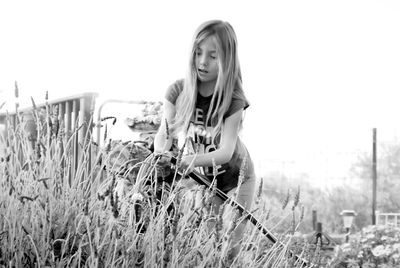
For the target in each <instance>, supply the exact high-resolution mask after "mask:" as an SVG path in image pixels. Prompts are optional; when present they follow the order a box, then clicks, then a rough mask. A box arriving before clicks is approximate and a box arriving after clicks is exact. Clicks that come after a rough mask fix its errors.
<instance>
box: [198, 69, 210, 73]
mask: <svg viewBox="0 0 400 268" xmlns="http://www.w3.org/2000/svg"><path fill="white" fill-rule="evenodd" d="M198 71H199V72H200V73H203V74H207V73H208V72H207V71H206V70H203V69H198Z"/></svg>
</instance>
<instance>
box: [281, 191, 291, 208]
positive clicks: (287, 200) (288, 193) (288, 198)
mask: <svg viewBox="0 0 400 268" xmlns="http://www.w3.org/2000/svg"><path fill="white" fill-rule="evenodd" d="M289 200H290V191H289V189H288V191H287V194H286V196H285V198H284V199H283V200H282V210H284V209H285V208H286V206H287V204H288V203H289Z"/></svg>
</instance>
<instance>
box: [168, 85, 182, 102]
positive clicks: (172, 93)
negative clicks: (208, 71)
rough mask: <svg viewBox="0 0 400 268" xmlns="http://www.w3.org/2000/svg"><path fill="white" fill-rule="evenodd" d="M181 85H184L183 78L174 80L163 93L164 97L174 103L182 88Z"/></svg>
mask: <svg viewBox="0 0 400 268" xmlns="http://www.w3.org/2000/svg"><path fill="white" fill-rule="evenodd" d="M183 85H184V79H178V80H176V81H175V82H174V83H172V84H171V85H170V86H169V87H168V88H167V92H166V93H165V98H166V99H167V100H168V101H169V102H171V103H172V104H175V103H176V100H177V99H178V97H179V95H180V94H181V92H182V90H183Z"/></svg>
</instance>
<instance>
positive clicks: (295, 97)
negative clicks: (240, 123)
mask: <svg viewBox="0 0 400 268" xmlns="http://www.w3.org/2000/svg"><path fill="white" fill-rule="evenodd" d="M209 19H222V20H226V21H229V22H230V23H231V24H232V26H233V27H234V29H235V31H236V34H237V37H238V42H239V57H240V61H241V67H242V74H243V82H244V88H245V92H246V94H247V97H248V98H249V100H250V103H251V106H250V108H249V109H248V111H247V113H246V119H245V125H244V130H243V133H242V136H243V140H244V141H245V143H246V144H247V146H248V148H249V150H250V152H251V154H252V157H253V160H254V162H255V164H256V167H257V170H258V172H259V174H262V173H264V172H267V171H271V170H274V169H277V170H282V171H285V172H286V173H288V172H289V173H290V172H293V173H296V172H297V173H298V172H305V173H308V174H310V176H311V177H312V178H313V180H314V183H315V184H317V185H320V186H327V185H334V184H335V177H342V176H346V170H347V168H348V167H349V165H350V163H351V162H352V161H353V160H354V158H355V157H356V155H357V154H358V153H359V152H360V151H363V150H364V151H365V150H366V151H368V150H370V149H371V147H372V145H371V142H372V141H371V139H372V130H371V129H372V128H373V127H377V128H378V138H379V139H392V138H393V137H397V136H398V134H399V133H398V130H397V129H398V125H399V124H400V123H399V122H400V121H399V115H400V105H399V98H398V94H397V92H398V91H399V89H400V49H399V48H400V2H398V1H395V0H393V1H389V0H382V1H371V0H335V1H320V0H315V1H310V0H305V1H298V0H293V1H233V0H229V1H211V0H210V1H208V0H206V1H187V0H186V1H184V0H182V1H177V0H173V1H161V0H160V1H155V0H152V1H82V0H81V1H54V0H53V1H42V0H39V1H18V0H17V1H2V2H0V38H1V39H0V105H1V103H3V102H4V101H6V102H7V104H6V106H5V107H4V108H3V109H2V110H1V111H0V112H4V111H5V110H6V109H12V107H13V101H14V99H13V98H14V82H15V81H17V82H18V86H19V90H20V99H19V102H20V103H21V106H24V105H25V106H29V105H30V97H31V96H32V97H33V98H34V99H35V100H36V101H37V102H43V101H44V96H45V92H46V91H48V92H49V98H50V99H55V98H60V97H66V96H70V95H74V94H79V93H82V92H98V93H99V98H98V101H97V103H98V104H100V103H102V102H103V101H105V100H107V99H110V98H113V99H124V100H162V99H163V95H164V92H165V90H166V88H167V87H168V86H169V85H170V84H171V83H173V82H174V81H175V80H176V79H178V78H181V77H183V76H184V75H185V70H186V65H187V56H188V51H189V45H190V41H191V38H192V34H193V33H194V31H195V29H196V28H197V26H198V25H199V24H200V23H202V22H203V21H205V20H209ZM10 107H11V108H10ZM131 111H133V109H132V108H130V107H128V106H124V105H114V106H113V105H110V106H108V110H105V111H104V113H105V114H104V115H115V116H118V117H120V118H121V121H123V119H124V118H125V117H126V116H130V115H131V113H132V112H131ZM131 116H133V115H131ZM113 135H115V136H116V137H117V136H118V135H119V136H120V138H121V139H129V137H130V136H129V135H130V133H129V130H128V129H126V128H124V127H120V129H118V130H114V132H113Z"/></svg>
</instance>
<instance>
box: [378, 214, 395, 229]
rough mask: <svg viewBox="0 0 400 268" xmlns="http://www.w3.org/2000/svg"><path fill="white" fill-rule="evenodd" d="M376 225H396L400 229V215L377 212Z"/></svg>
mask: <svg viewBox="0 0 400 268" xmlns="http://www.w3.org/2000/svg"><path fill="white" fill-rule="evenodd" d="M376 225H394V226H397V227H400V213H380V212H378V211H377V212H376Z"/></svg>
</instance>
